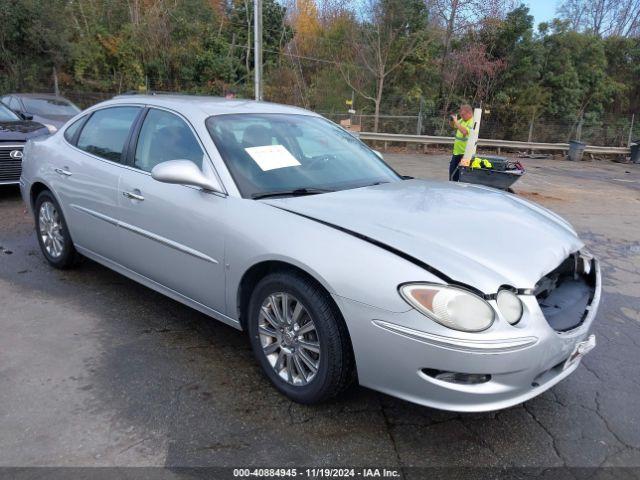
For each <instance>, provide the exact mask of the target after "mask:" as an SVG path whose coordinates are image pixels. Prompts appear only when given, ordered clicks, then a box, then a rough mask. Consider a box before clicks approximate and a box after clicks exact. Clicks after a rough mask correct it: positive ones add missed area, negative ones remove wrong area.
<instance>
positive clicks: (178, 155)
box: [133, 109, 204, 172]
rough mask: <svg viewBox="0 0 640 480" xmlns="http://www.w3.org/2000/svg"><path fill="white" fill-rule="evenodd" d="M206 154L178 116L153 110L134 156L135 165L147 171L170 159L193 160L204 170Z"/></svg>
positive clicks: (143, 127) (150, 111)
mask: <svg viewBox="0 0 640 480" xmlns="http://www.w3.org/2000/svg"><path fill="white" fill-rule="evenodd" d="M203 157H204V152H203V151H202V148H201V147H200V144H199V143H198V140H197V139H196V137H195V135H194V134H193V132H192V131H191V129H190V128H189V126H188V125H187V124H186V123H185V122H184V120H182V119H181V118H180V117H178V116H177V115H174V114H173V113H169V112H166V111H164V110H156V109H151V110H149V113H147V116H146V118H145V119H144V123H143V124H142V128H141V129H140V135H139V136H138V143H137V145H136V153H135V157H134V163H133V164H134V166H135V167H136V168H139V169H140V170H144V171H145V172H151V170H152V169H153V167H155V166H156V165H158V164H159V163H162V162H166V161H168V160H191V161H192V162H193V163H195V164H196V165H197V166H198V168H200V169H202V159H203Z"/></svg>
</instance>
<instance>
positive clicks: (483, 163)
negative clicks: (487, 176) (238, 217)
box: [471, 157, 493, 168]
mask: <svg viewBox="0 0 640 480" xmlns="http://www.w3.org/2000/svg"><path fill="white" fill-rule="evenodd" d="M471 168H493V163H491V162H490V161H489V160H487V159H486V158H477V157H476V158H474V159H473V162H471Z"/></svg>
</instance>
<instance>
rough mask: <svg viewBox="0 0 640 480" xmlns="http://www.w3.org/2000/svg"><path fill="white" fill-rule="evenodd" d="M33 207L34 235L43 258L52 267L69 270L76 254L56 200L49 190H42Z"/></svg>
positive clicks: (73, 263)
mask: <svg viewBox="0 0 640 480" xmlns="http://www.w3.org/2000/svg"><path fill="white" fill-rule="evenodd" d="M34 207H35V208H34V215H35V223H36V235H37V237H38V244H39V245H40V250H42V254H43V255H44V258H45V259H46V260H47V262H49V265H51V266H52V267H55V268H59V269H62V270H64V269H68V268H71V267H72V266H74V265H75V264H76V261H77V259H78V253H77V252H76V249H75V248H74V246H73V241H72V240H71V235H69V229H68V228H67V222H66V221H65V219H64V215H63V214H62V210H61V209H60V205H59V204H58V202H57V200H56V199H55V198H54V196H53V195H52V194H51V192H50V191H49V190H43V191H42V192H40V194H39V195H38V197H37V198H36V202H35V206H34Z"/></svg>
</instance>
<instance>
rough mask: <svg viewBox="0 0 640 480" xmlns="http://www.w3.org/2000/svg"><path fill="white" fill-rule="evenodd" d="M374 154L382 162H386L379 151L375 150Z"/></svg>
mask: <svg viewBox="0 0 640 480" xmlns="http://www.w3.org/2000/svg"><path fill="white" fill-rule="evenodd" d="M373 153H375V154H376V155H377V156H378V158H379V159H380V160H384V157H383V156H382V154H381V153H380V152H379V151H378V150H374V151H373Z"/></svg>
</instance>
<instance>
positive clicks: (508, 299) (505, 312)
mask: <svg viewBox="0 0 640 480" xmlns="http://www.w3.org/2000/svg"><path fill="white" fill-rule="evenodd" d="M496 303H497V304H498V310H500V313H502V316H503V317H504V319H505V320H506V321H507V322H509V323H510V324H511V325H515V324H516V323H518V322H519V321H520V319H521V318H522V312H523V307H522V301H521V300H520V299H519V298H518V296H517V295H516V294H515V293H513V292H512V291H511V290H500V291H499V292H498V296H497V297H496Z"/></svg>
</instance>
